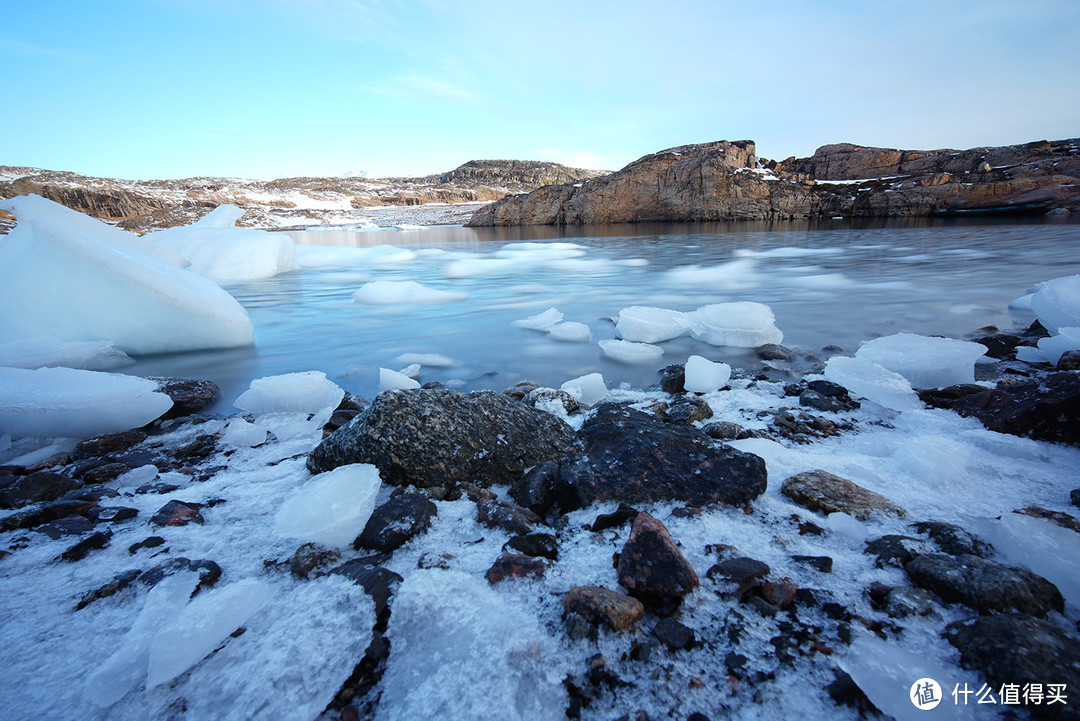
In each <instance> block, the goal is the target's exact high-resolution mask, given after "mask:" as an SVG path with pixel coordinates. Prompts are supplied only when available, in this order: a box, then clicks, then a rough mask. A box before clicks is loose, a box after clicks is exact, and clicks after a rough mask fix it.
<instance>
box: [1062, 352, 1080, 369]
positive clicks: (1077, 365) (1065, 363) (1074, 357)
mask: <svg viewBox="0 0 1080 721" xmlns="http://www.w3.org/2000/svg"><path fill="white" fill-rule="evenodd" d="M1057 369H1058V370H1059V371H1076V370H1080V350H1067V351H1065V352H1064V353H1062V354H1061V357H1060V358H1058V364H1057Z"/></svg>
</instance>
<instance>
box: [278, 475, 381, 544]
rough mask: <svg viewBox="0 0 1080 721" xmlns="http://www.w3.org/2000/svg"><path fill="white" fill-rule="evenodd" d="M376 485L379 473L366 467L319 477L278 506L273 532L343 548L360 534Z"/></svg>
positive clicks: (373, 502) (369, 514) (373, 507)
mask: <svg viewBox="0 0 1080 721" xmlns="http://www.w3.org/2000/svg"><path fill="white" fill-rule="evenodd" d="M379 485H380V480H379V469H377V468H376V467H375V466H372V465H370V464H367V463H354V464H351V465H347V466H339V467H338V468H335V469H334V470H332V471H329V472H327V473H320V474H319V475H317V476H315V478H313V479H312V480H310V481H308V482H307V483H306V484H304V486H303V487H302V488H300V490H298V491H297V492H296V493H294V494H293V495H292V496H290V497H289V499H288V500H286V501H285V503H283V504H282V505H281V508H280V509H279V510H278V512H277V515H276V516H275V517H274V530H275V532H276V533H277V534H278V535H279V536H285V537H287V538H299V539H301V540H304V541H313V542H315V543H322V544H324V545H327V546H334V547H343V546H345V545H347V544H350V543H352V542H353V539H355V538H356V537H357V536H358V535H360V532H361V531H363V530H364V525H365V524H367V522H368V518H370V517H371V512H372V511H373V510H375V496H376V495H377V494H378V493H379Z"/></svg>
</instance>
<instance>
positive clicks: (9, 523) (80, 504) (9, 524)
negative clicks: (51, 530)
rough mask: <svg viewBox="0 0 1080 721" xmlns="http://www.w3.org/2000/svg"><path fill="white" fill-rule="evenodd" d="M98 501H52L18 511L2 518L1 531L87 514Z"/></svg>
mask: <svg viewBox="0 0 1080 721" xmlns="http://www.w3.org/2000/svg"><path fill="white" fill-rule="evenodd" d="M96 506H97V503H94V502H92V501H52V502H51V503H45V504H43V505H40V506H37V507H35V508H30V509H27V510H25V511H17V512H15V513H12V514H11V515H10V516H6V517H4V518H3V519H0V531H14V530H16V529H19V528H37V527H38V526H40V525H43V524H45V523H51V522H52V521H58V520H60V519H61V518H65V517H67V516H85V515H86V514H87V513H89V512H90V509H92V508H95V507H96Z"/></svg>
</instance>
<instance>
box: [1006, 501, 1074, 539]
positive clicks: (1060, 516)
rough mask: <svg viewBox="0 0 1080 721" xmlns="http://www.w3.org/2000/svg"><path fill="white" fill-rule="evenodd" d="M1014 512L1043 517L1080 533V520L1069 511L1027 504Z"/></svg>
mask: <svg viewBox="0 0 1080 721" xmlns="http://www.w3.org/2000/svg"><path fill="white" fill-rule="evenodd" d="M1013 513H1021V514H1023V515H1025V516H1031V517H1032V518H1042V519H1045V520H1047V521H1050V522H1052V523H1056V524H1057V525H1059V526H1061V527H1062V528H1067V529H1069V530H1070V531H1076V532H1077V533H1080V521H1078V520H1076V518H1075V517H1074V516H1070V515H1069V514H1068V513H1064V512H1062V511H1051V510H1049V509H1046V508H1042V507H1041V506H1026V507H1025V508H1021V509H1019V510H1017V511H1013Z"/></svg>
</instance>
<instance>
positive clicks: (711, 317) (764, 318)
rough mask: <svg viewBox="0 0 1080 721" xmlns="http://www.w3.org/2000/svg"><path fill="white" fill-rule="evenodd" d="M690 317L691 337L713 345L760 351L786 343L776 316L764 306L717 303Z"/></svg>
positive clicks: (699, 309) (744, 303) (749, 303)
mask: <svg viewBox="0 0 1080 721" xmlns="http://www.w3.org/2000/svg"><path fill="white" fill-rule="evenodd" d="M688 315H689V316H690V334H691V335H692V336H693V337H694V338H695V339H697V340H700V341H704V342H705V343H708V344H709V345H715V346H729V347H733V348H757V347H759V346H763V345H765V344H766V343H780V342H781V341H783V340H784V334H783V333H782V332H781V331H780V329H779V328H777V327H776V316H774V315H773V312H772V309H771V308H770V307H769V306H767V305H765V304H764V303H755V302H752V301H735V302H731V303H714V304H712V305H706V306H702V307H701V308H698V309H697V310H696V311H694V312H693V313H690V314H688Z"/></svg>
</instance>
